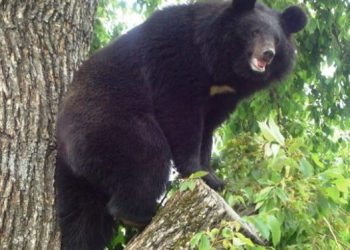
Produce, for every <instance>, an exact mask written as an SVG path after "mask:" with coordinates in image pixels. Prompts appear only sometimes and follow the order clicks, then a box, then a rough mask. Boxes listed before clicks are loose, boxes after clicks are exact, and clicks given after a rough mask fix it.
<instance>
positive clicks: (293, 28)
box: [282, 6, 307, 33]
mask: <svg viewBox="0 0 350 250" xmlns="http://www.w3.org/2000/svg"><path fill="white" fill-rule="evenodd" d="M282 20H283V24H284V25H285V29H286V31H287V32H288V33H297V32H298V31H300V30H302V29H303V28H304V27H305V25H306V23H307V17H306V14H305V12H304V11H303V10H302V9H301V8H300V7H298V6H291V7H288V8H287V9H285V10H284V11H283V13H282Z"/></svg>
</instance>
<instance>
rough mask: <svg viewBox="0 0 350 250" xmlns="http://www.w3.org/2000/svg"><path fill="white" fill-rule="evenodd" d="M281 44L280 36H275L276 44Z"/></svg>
mask: <svg viewBox="0 0 350 250" xmlns="http://www.w3.org/2000/svg"><path fill="white" fill-rule="evenodd" d="M279 43H280V38H279V37H278V36H275V44H276V46H277V45H278V44H279Z"/></svg>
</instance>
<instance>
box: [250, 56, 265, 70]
mask: <svg viewBox="0 0 350 250" xmlns="http://www.w3.org/2000/svg"><path fill="white" fill-rule="evenodd" d="M250 67H251V69H252V70H253V71H256V72H259V73H262V72H265V68H266V63H265V62H262V61H260V60H258V59H256V58H252V60H251V61H250Z"/></svg>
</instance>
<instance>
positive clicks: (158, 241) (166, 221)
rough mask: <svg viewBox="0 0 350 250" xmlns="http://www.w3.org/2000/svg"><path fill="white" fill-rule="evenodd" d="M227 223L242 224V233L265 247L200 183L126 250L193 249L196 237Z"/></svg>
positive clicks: (176, 198)
mask: <svg viewBox="0 0 350 250" xmlns="http://www.w3.org/2000/svg"><path fill="white" fill-rule="evenodd" d="M223 220H225V221H237V222H239V223H240V224H241V233H243V234H244V235H245V236H246V237H248V238H250V239H251V240H252V241H254V242H256V243H258V244H264V243H265V242H264V241H263V240H262V239H261V237H260V236H259V235H258V233H257V231H256V230H255V229H254V228H253V227H252V226H251V225H248V224H247V223H246V222H243V220H242V218H241V217H240V216H239V215H238V214H237V213H236V212H235V211H234V210H233V209H232V208H231V207H230V206H229V205H228V204H227V203H226V202H225V201H224V199H223V198H222V197H221V196H220V195H219V194H217V193H216V192H215V191H214V190H212V189H211V188H209V187H208V186H207V185H206V184H205V183H204V182H203V181H201V180H198V181H197V183H196V188H195V190H194V191H185V192H180V191H178V192H177V193H176V194H175V195H174V196H173V197H171V198H170V199H169V200H168V201H167V203H166V204H165V206H164V207H163V208H162V209H161V210H160V211H159V212H158V213H157V215H156V216H155V217H154V218H153V220H152V222H151V224H150V225H148V226H147V227H146V228H145V230H144V231H143V232H141V233H140V234H139V235H138V236H137V237H135V238H134V239H133V240H131V242H129V244H128V245H127V246H126V248H125V249H129V250H131V249H147V250H149V249H189V241H190V240H191V238H192V236H193V235H194V234H195V233H197V232H200V231H206V230H208V229H211V228H214V227H217V228H219V227H220V222H221V221H223Z"/></svg>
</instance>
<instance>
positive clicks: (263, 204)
mask: <svg viewBox="0 0 350 250" xmlns="http://www.w3.org/2000/svg"><path fill="white" fill-rule="evenodd" d="M259 127H260V129H261V133H259V134H252V133H241V134H240V135H239V136H236V137H235V138H233V139H229V140H228V141H227V142H226V143H225V144H224V145H222V146H223V147H224V148H221V150H220V154H219V155H217V156H216V160H215V163H216V164H219V165H220V166H221V168H220V170H219V172H220V174H221V175H222V176H225V177H226V179H227V181H228V185H227V187H226V190H225V191H224V197H225V199H226V200H227V202H228V203H229V204H230V205H231V206H233V207H235V208H236V210H244V211H249V210H251V211H252V213H251V214H249V215H247V217H246V219H247V220H248V221H249V222H251V223H253V224H254V225H255V226H256V228H257V229H259V231H260V232H261V235H262V236H263V237H264V238H265V239H267V240H271V241H272V244H273V245H274V246H275V247H276V249H295V248H296V249H299V248H300V249H329V248H330V247H331V248H337V249H348V248H349V247H350V228H349V227H348V225H349V222H350V213H349V212H350V211H349V203H348V201H349V187H350V170H349V163H350V160H349V157H348V153H349V144H346V143H345V142H344V143H343V145H342V147H343V149H344V150H343V151H342V152H340V154H339V155H337V156H336V157H329V156H328V155H319V154H317V153H313V152H312V150H311V149H312V147H313V146H312V143H310V141H309V138H307V137H291V136H289V137H288V138H285V137H284V136H282V134H281V132H280V131H279V129H278V127H277V126H276V124H275V123H274V122H273V121H272V120H270V121H269V122H263V123H260V124H259ZM219 133H221V135H222V136H223V137H225V135H224V133H225V128H222V129H221V130H220V131H219ZM257 166H258V167H257Z"/></svg>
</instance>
